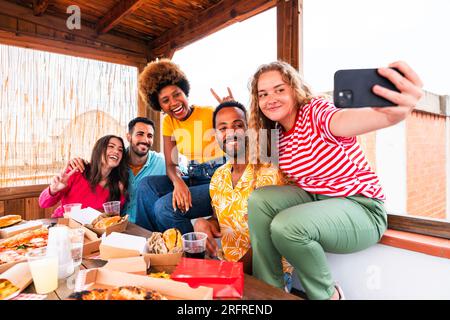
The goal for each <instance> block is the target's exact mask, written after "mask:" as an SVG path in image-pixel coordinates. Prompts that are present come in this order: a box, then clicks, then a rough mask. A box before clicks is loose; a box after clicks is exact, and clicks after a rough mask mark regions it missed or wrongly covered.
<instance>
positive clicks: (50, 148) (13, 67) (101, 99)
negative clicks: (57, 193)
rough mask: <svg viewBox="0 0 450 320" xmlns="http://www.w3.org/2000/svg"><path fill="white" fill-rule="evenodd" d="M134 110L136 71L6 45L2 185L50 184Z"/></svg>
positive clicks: (0, 49)
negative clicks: (74, 158)
mask: <svg viewBox="0 0 450 320" xmlns="http://www.w3.org/2000/svg"><path fill="white" fill-rule="evenodd" d="M136 114H137V69H136V68H134V67H129V66H124V65H118V64H112V63H106V62H100V61H96V60H90V59H83V58H75V57H70V56H65V55H60V54H53V53H48V52H43V51H35V50H29V49H22V48H17V47H13V46H5V45H0V187H10V186H23V185H31V184H40V183H48V182H49V181H50V178H51V177H52V176H53V175H54V174H55V173H57V172H59V171H60V170H61V169H62V168H63V167H64V165H65V163H66V162H67V161H68V160H69V159H71V158H72V157H75V156H80V157H83V158H85V159H90V155H91V151H92V147H93V146H94V143H95V141H96V140H97V139H98V138H100V137H102V136H103V135H106V134H116V135H119V136H121V137H123V138H125V133H126V127H127V124H128V121H130V120H131V119H132V118H133V117H135V116H136Z"/></svg>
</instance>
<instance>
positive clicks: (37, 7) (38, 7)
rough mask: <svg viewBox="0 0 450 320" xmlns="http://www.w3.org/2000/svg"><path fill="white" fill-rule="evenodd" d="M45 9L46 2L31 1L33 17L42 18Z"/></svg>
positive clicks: (42, 0) (46, 0)
mask: <svg viewBox="0 0 450 320" xmlns="http://www.w3.org/2000/svg"><path fill="white" fill-rule="evenodd" d="M47 7H48V0H33V14H34V15H35V16H42V15H43V14H44V12H45V10H47Z"/></svg>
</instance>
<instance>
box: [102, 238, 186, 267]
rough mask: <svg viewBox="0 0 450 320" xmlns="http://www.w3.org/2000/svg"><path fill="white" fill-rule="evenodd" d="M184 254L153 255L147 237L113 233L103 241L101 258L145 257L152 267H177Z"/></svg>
mask: <svg viewBox="0 0 450 320" xmlns="http://www.w3.org/2000/svg"><path fill="white" fill-rule="evenodd" d="M182 255H183V253H182V252H179V253H167V254H152V253H149V252H148V246H147V239H146V238H145V237H139V236H132V235H129V234H123V233H116V232H113V233H111V234H110V235H109V236H107V237H105V238H104V239H102V243H101V244H100V258H101V259H103V260H108V259H112V258H126V257H137V256H143V257H144V259H145V261H146V262H147V264H150V265H152V266H172V265H177V264H178V262H179V261H180V259H181V257H182Z"/></svg>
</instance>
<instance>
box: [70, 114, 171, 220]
mask: <svg viewBox="0 0 450 320" xmlns="http://www.w3.org/2000/svg"><path fill="white" fill-rule="evenodd" d="M154 134H155V124H154V123H153V121H152V120H150V119H147V118H143V117H137V118H134V119H133V120H131V121H130V122H129V123H128V133H127V140H128V143H129V147H128V149H127V158H128V159H127V160H128V167H129V170H128V172H129V185H128V199H127V202H126V203H125V207H124V209H123V212H124V213H126V214H128V219H129V221H131V222H133V223H135V222H136V190H137V187H138V185H139V183H140V182H141V180H142V179H143V178H145V177H147V176H151V175H164V174H166V165H165V161H164V156H163V155H162V154H161V153H158V152H155V151H153V150H150V148H151V147H152V146H153V137H154ZM85 163H86V161H85V160H83V159H81V158H75V159H72V160H71V161H70V165H71V167H72V168H74V167H76V168H77V169H78V170H79V171H80V172H83V171H84V164H85Z"/></svg>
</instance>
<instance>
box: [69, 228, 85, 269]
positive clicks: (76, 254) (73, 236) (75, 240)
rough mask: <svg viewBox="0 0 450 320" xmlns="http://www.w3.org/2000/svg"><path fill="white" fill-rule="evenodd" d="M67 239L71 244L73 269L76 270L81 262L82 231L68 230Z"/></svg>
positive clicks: (76, 229) (78, 229)
mask: <svg viewBox="0 0 450 320" xmlns="http://www.w3.org/2000/svg"><path fill="white" fill-rule="evenodd" d="M69 238H70V243H71V251H72V259H73V267H74V268H76V267H78V266H79V265H80V264H81V261H82V260H83V243H84V229H83V228H74V229H69Z"/></svg>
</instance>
